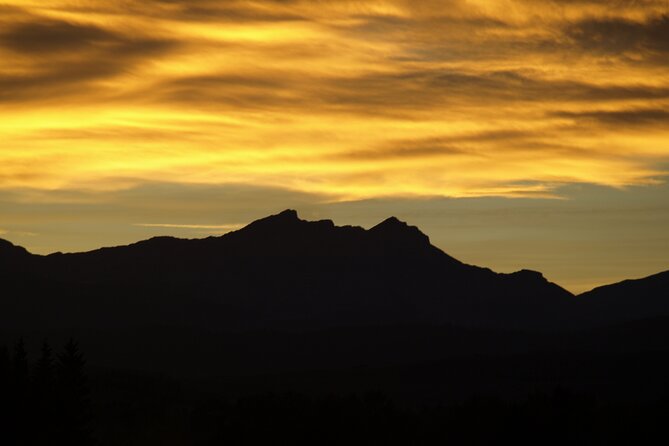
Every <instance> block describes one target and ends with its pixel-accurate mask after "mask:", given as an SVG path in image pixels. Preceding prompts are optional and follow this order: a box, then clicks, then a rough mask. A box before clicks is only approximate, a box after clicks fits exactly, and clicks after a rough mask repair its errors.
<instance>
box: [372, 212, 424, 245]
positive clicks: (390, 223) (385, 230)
mask: <svg viewBox="0 0 669 446" xmlns="http://www.w3.org/2000/svg"><path fill="white" fill-rule="evenodd" d="M369 232H371V233H373V234H378V235H381V236H383V237H384V238H385V237H388V239H389V240H393V239H394V240H397V241H401V242H402V243H407V242H413V243H415V244H417V245H426V244H427V245H429V244H430V238H429V237H428V236H427V235H425V234H423V233H422V232H421V231H420V229H418V228H417V227H416V226H410V225H408V224H407V223H405V222H403V221H401V220H400V219H398V218H397V217H389V218H386V219H385V220H383V221H382V222H381V223H379V224H378V225H376V226H374V227H372V228H371V229H370V230H369Z"/></svg>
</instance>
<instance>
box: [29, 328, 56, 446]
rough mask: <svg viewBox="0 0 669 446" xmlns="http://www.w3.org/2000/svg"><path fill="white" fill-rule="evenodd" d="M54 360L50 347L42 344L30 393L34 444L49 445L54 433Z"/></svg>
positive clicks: (45, 343)
mask: <svg viewBox="0 0 669 446" xmlns="http://www.w3.org/2000/svg"><path fill="white" fill-rule="evenodd" d="M53 363H54V359H53V353H52V350H51V347H50V346H49V344H48V343H47V342H46V340H45V341H44V342H43V344H42V350H41V356H40V358H39V360H38V361H37V362H36V363H35V365H34V367H33V382H32V389H31V390H32V392H31V396H32V398H31V403H32V410H31V412H32V416H31V419H32V422H33V423H34V425H35V427H36V429H33V430H32V434H33V435H32V436H33V443H34V444H49V443H51V442H52V441H53V436H54V433H55V427H56V425H55V419H56V415H57V405H56V394H55V388H54V384H55V383H54V364H53Z"/></svg>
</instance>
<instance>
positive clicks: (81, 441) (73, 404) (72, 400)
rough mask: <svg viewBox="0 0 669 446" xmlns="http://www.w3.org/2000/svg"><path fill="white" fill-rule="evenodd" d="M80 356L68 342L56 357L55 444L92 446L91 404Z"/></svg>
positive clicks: (71, 340)
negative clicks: (56, 409)
mask: <svg viewBox="0 0 669 446" xmlns="http://www.w3.org/2000/svg"><path fill="white" fill-rule="evenodd" d="M85 364H86V361H85V360H84V356H83V354H82V353H81V352H80V351H79V346H78V344H77V343H76V342H75V341H74V340H73V339H70V340H69V341H68V342H67V344H66V345H65V348H64V351H63V353H61V354H60V355H58V390H59V397H60V398H59V399H60V405H61V407H60V414H59V415H60V416H59V418H60V420H59V421H60V422H59V425H58V429H59V435H58V437H59V438H58V441H59V442H61V443H63V444H67V445H69V446H80V445H89V444H92V443H93V441H92V438H91V432H90V420H91V411H90V400H89V390H88V384H87V378H86V374H85V373H84V365H85Z"/></svg>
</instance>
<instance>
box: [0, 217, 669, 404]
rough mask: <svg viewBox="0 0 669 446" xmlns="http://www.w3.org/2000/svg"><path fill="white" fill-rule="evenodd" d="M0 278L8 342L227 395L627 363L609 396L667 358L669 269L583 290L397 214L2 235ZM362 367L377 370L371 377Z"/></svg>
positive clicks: (514, 379) (520, 378) (605, 370)
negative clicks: (68, 250)
mask: <svg viewBox="0 0 669 446" xmlns="http://www.w3.org/2000/svg"><path fill="white" fill-rule="evenodd" d="M0 284H1V285H0V286H1V289H0V345H1V344H2V342H7V343H10V342H14V341H13V340H16V339H18V338H20V337H25V338H26V339H28V340H30V339H32V340H33V342H34V343H39V342H42V340H43V339H46V338H48V339H50V340H52V342H53V343H54V344H57V343H61V344H62V343H64V342H65V341H67V339H69V338H70V337H72V336H73V337H76V338H78V339H80V340H81V345H82V349H84V350H85V351H87V352H89V355H88V357H89V361H90V364H92V365H95V366H96V367H102V368H107V367H111V368H121V369H131V370H142V371H146V372H151V373H167V374H170V375H175V376H176V375H178V376H184V377H187V378H188V379H191V378H196V379H205V378H212V379H213V378H214V377H220V376H227V377H237V378H239V379H241V381H240V382H239V383H237V384H234V383H236V382H237V381H230V382H229V385H230V386H231V387H230V388H232V389H236V388H238V387H239V386H242V387H244V386H246V387H245V388H247V389H248V390H249V391H256V390H257V389H260V388H264V387H262V384H261V382H264V381H265V378H263V377H262V376H263V375H262V374H263V373H265V374H269V375H267V376H270V375H271V376H275V377H276V380H275V381H272V382H275V383H277V384H279V383H284V382H285V380H284V378H285V377H286V376H287V375H283V374H284V373H297V372H298V371H300V372H299V373H302V372H304V373H307V371H309V373H312V372H313V373H316V372H314V371H317V370H322V371H327V373H326V376H329V377H330V378H328V379H331V380H332V382H333V383H334V382H339V381H340V380H341V377H342V376H346V377H347V378H346V380H348V381H347V382H348V383H349V384H350V385H351V386H353V387H347V386H344V387H342V388H341V389H340V390H341V391H342V392H343V391H348V389H354V388H355V386H357V385H358V384H357V383H360V381H359V379H362V380H363V382H364V383H367V384H364V386H371V385H374V386H375V385H376V383H377V382H379V380H386V381H385V382H386V384H387V385H390V384H388V383H389V382H394V381H393V380H395V379H398V380H399V381H397V386H398V389H399V390H400V391H402V392H404V391H406V392H408V393H409V394H421V395H425V396H426V397H428V396H429V395H432V393H433V389H434V388H441V387H443V386H444V385H445V384H444V382H443V379H442V377H443V376H444V374H451V376H455V375H457V376H459V377H460V378H458V380H459V381H449V382H448V386H447V387H448V390H447V391H446V390H444V391H445V392H447V393H448V394H451V393H452V392H456V393H457V392H459V391H460V390H462V392H463V394H472V393H476V392H479V391H482V390H485V389H487V388H489V386H490V385H492V384H491V383H499V381H498V375H499V374H500V373H502V374H504V373H506V374H507V375H504V376H507V378H508V382H507V381H504V382H506V383H507V384H504V385H505V386H507V385H508V388H509V389H514V388H516V384H517V383H518V382H524V383H529V384H528V385H530V384H531V385H534V384H532V383H533V382H534V381H532V380H534V379H535V378H533V377H534V376H535V375H533V373H539V375H536V379H538V380H540V381H541V380H548V381H550V380H555V379H558V378H559V379H563V377H564V376H573V377H575V378H574V379H577V380H579V382H581V383H582V385H584V386H589V385H590V381H588V380H589V379H590V378H589V377H591V376H602V377H605V376H608V375H609V374H610V370H611V368H612V367H613V368H615V367H623V368H621V369H620V370H621V371H620V372H619V374H620V377H619V380H618V381H616V383H617V384H611V385H612V386H614V385H619V384H621V383H625V382H627V381H626V380H627V379H628V378H627V377H626V376H627V375H625V373H627V372H623V371H624V370H630V367H632V366H631V365H628V364H634V363H636V361H639V359H635V358H638V355H639V354H642V353H643V352H654V351H664V350H666V345H665V344H666V343H665V341H664V340H665V339H666V338H667V335H668V330H667V328H666V327H667V326H668V325H667V320H669V305H668V304H667V300H666V298H665V296H667V294H668V293H667V289H668V288H669V272H667V273H661V274H658V275H655V276H651V277H649V278H646V279H640V280H634V281H625V282H621V283H620V284H613V285H609V286H606V287H600V288H597V289H595V290H593V291H590V292H588V293H584V294H582V295H579V296H574V295H572V294H571V293H569V292H568V291H566V290H564V289H563V288H561V287H559V286H558V285H556V284H554V283H551V282H550V281H548V280H547V279H546V278H545V277H544V276H543V275H542V274H541V273H539V272H536V271H530V270H521V271H518V272H515V273H512V274H500V273H495V272H493V271H491V270H490V269H487V268H481V267H478V266H473V265H468V264H465V263H462V262H460V261H458V260H457V259H455V258H453V257H451V256H449V255H448V254H446V253H445V252H443V251H442V250H440V249H438V248H436V247H435V246H433V245H432V244H431V243H430V240H429V238H428V237H427V236H426V235H425V234H423V233H422V232H421V231H420V230H419V229H418V228H416V227H414V226H410V225H408V224H406V223H404V222H401V221H400V220H398V219H397V218H394V217H391V218H388V219H386V220H384V221H383V222H381V223H379V224H378V225H376V226H374V227H372V228H370V229H363V228H361V227H355V226H341V227H340V226H336V225H335V224H334V223H333V222H332V221H329V220H321V221H305V220H302V219H300V218H299V216H298V215H297V212H295V211H294V210H286V211H284V212H281V213H279V214H277V215H272V216H269V217H266V218H263V219H260V220H257V221H254V222H252V223H250V224H249V225H247V226H246V227H244V228H242V229H239V230H237V231H234V232H230V233H228V234H225V235H223V236H220V237H208V238H204V239H193V240H186V239H178V238H173V237H154V238H151V239H149V240H144V241H140V242H137V243H134V244H131V245H127V246H118V247H111V248H102V249H97V250H94V251H90V252H84V253H72V254H64V253H54V254H50V255H46V256H42V255H34V254H31V253H29V252H28V251H26V250H25V249H23V248H21V247H18V246H15V245H13V244H11V243H9V242H7V241H0ZM643 354H645V353H643ZM519 355H520V356H519ZM611 355H613V356H611ZM480 358H488V359H485V361H484V362H481V361H483V360H482V359H480ZM630 358H631V359H630ZM654 358H655V357H654V356H652V355H651V356H648V357H646V356H644V359H643V361H647V362H648V363H649V364H655V365H653V367H656V368H657V370H658V372H657V373H658V374H660V375H661V373H660V371H662V370H669V356H668V357H667V361H664V359H661V361H660V364H661V367H660V366H657V363H656V362H654V361H655V359H654ZM433 361H437V362H435V363H434V365H430V364H432V362H433ZM630 361H631V362H630ZM411 364H414V365H416V367H414V366H411V367H409V368H402V367H404V366H405V365H406V366H408V365H411ZM420 364H423V365H420ZM426 364H427V365H426ZM361 365H362V366H365V367H376V368H378V370H377V369H375V370H376V371H375V372H374V373H373V374H371V375H367V374H364V373H363V374H362V375H361V374H360V373H359V372H358V371H357V370H358V369H357V367H359V366H361ZM400 365H402V366H401V367H400V368H394V367H399V366H400ZM665 365H666V366H665ZM583 367H585V369H583ZM344 369H347V370H349V371H348V372H346V373H345V374H344V375H342V374H341V373H340V371H341V370H344ZM482 369H489V371H488V372H486V374H485V378H484V377H482V376H483V375H480V374H479V373H481V372H480V371H481V370H482ZM500 370H501V372H500ZM504 370H506V371H505V372H504ZM299 373H298V374H297V375H290V376H294V378H290V379H288V378H286V379H288V380H289V381H291V380H292V381H291V382H293V383H295V385H296V386H297V388H301V387H300V386H301V385H302V383H303V382H304V383H320V384H314V386H315V387H314V388H316V389H320V390H323V389H329V388H330V386H331V384H323V381H321V377H320V376H321V375H318V373H316V374H315V375H314V374H310V375H309V378H308V379H306V381H305V380H304V379H303V378H302V375H300V374H299ZM370 373H371V372H370ZM528 373H530V375H528ZM630 373H631V372H630ZM277 374H278V375H277ZM377 374H378V379H377V378H376V376H377ZM453 374H455V375H453ZM253 376H258V378H253ZM428 376H429V378H428ZM499 376H502V375H499ZM658 376H659V375H658ZM507 378H504V379H507ZM226 379H227V378H226ZM230 379H232V378H230ZM235 379H236V378H235ZM268 379H269V378H268ZM273 379H274V378H273ZM500 379H501V378H500ZM602 379H603V380H604V378H602ZM653 379H654V380H655V381H653V382H655V383H656V382H664V375H662V376H661V379H660V378H657V379H656V378H653ZM388 380H390V381H388ZM581 380H582V381H581ZM242 381H243V382H244V383H246V384H244V385H242V384H241V382H242ZM604 381H605V380H604ZM604 381H603V382H604ZM328 382H329V381H328ZM542 382H543V381H542ZM635 382H637V381H635ZM638 382H641V381H638ZM281 385H283V384H281ZM360 385H363V384H360ZM500 385H501V384H500ZM579 385H581V384H579ZM625 385H626V384H625ZM390 387H392V386H390ZM266 388H267V389H268V390H272V389H274V387H272V385H269V387H266ZM466 389H468V390H466ZM654 391H655V388H651V389H650V392H651V393H652V392H654Z"/></svg>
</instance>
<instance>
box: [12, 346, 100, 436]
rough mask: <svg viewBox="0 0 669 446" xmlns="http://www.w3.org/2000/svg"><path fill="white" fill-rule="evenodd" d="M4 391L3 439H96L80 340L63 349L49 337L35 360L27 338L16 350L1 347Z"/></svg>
mask: <svg viewBox="0 0 669 446" xmlns="http://www.w3.org/2000/svg"><path fill="white" fill-rule="evenodd" d="M0 391H1V393H2V396H1V397H0V418H1V419H2V425H3V429H2V438H0V443H2V444H8V445H17V446H23V445H46V444H67V445H73V446H74V445H77V446H78V445H89V444H93V440H92V435H91V429H90V425H91V403H90V397H89V389H88V383H87V377H86V373H85V359H84V356H83V354H82V353H81V352H80V351H79V347H78V345H77V343H76V342H75V341H74V340H70V341H69V342H67V344H66V345H65V346H64V347H63V349H62V351H61V352H59V353H58V354H56V353H54V352H53V350H52V348H51V347H50V346H49V344H48V343H47V342H46V341H45V342H44V343H43V344H42V348H41V352H40V354H39V357H38V358H37V360H35V361H30V360H29V354H28V352H27V350H26V346H25V343H24V341H23V339H20V340H19V341H18V342H17V343H16V344H15V345H14V348H13V351H11V352H10V350H9V349H8V348H7V347H6V346H4V347H0Z"/></svg>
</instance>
